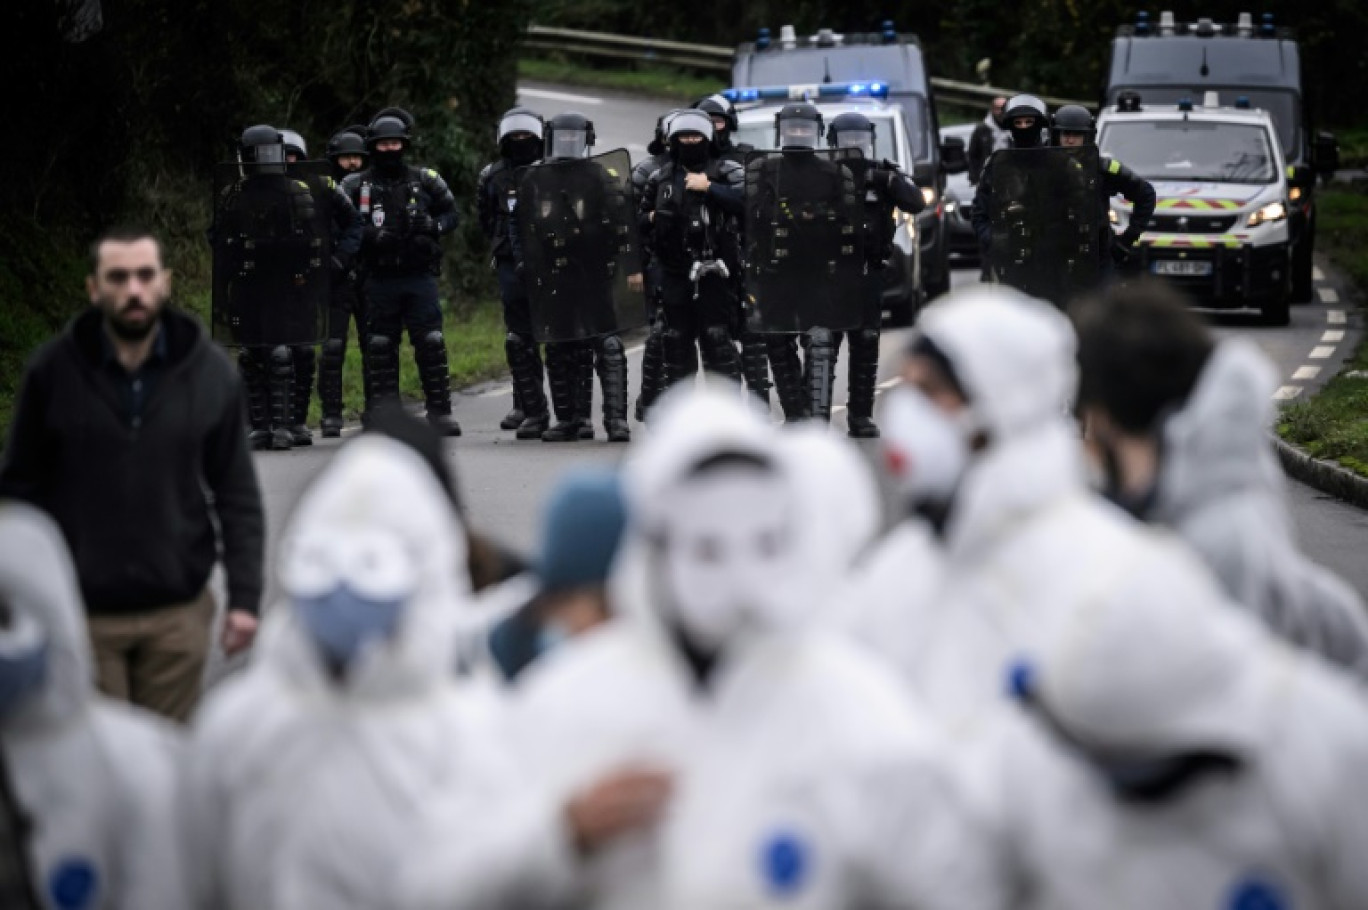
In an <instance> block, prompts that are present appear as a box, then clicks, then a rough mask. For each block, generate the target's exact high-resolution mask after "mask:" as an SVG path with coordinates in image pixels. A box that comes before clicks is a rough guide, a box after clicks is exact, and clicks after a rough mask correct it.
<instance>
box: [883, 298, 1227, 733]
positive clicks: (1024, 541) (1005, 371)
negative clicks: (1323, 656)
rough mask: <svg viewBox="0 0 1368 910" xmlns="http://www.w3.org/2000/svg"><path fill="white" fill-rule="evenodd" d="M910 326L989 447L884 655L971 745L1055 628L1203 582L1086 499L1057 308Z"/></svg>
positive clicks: (930, 318) (1158, 541) (992, 305)
mask: <svg viewBox="0 0 1368 910" xmlns="http://www.w3.org/2000/svg"><path fill="white" fill-rule="evenodd" d="M919 326H920V329H921V331H922V332H923V333H924V334H925V335H926V336H927V337H928V338H929V339H930V340H931V341H932V342H933V343H934V344H935V345H936V346H937V347H938V348H939V349H940V350H941V352H943V353H944V355H945V356H946V358H947V359H948V360H949V362H950V364H951V365H952V367H953V369H954V371H955V373H956V376H957V378H958V381H959V383H960V385H961V386H962V387H963V389H964V391H965V394H966V395H967V397H968V399H969V408H970V415H969V419H970V421H971V425H972V426H973V427H974V428H976V429H977V430H978V431H979V432H982V433H983V434H985V436H986V439H987V443H986V446H985V447H984V448H983V449H982V450H981V451H979V452H976V453H975V454H974V455H973V457H972V459H971V460H970V462H969V465H968V467H967V468H966V470H965V472H964V474H963V476H962V478H961V480H960V483H959V487H958V489H957V491H956V493H955V496H954V500H953V502H952V505H951V509H950V514H949V517H948V520H947V521H946V524H945V528H944V548H945V556H944V558H945V563H944V566H943V569H942V575H941V578H942V584H941V587H940V590H939V591H938V592H937V593H936V594H935V595H933V596H931V597H929V598H922V599H921V600H920V606H921V607H922V608H921V609H917V610H915V611H912V612H910V613H909V615H907V616H905V617H903V620H904V623H905V625H904V626H903V629H902V630H901V635H902V637H901V638H900V639H899V640H896V641H890V642H889V645H888V647H887V653H889V655H890V656H891V657H892V658H893V659H895V660H897V662H898V664H899V666H900V668H901V669H902V670H903V671H904V673H905V674H906V676H907V677H908V678H909V680H910V681H911V682H912V684H913V687H914V690H915V691H916V692H918V693H919V694H920V695H921V696H922V698H923V699H924V700H925V701H926V703H927V704H928V707H930V708H931V710H932V711H933V712H935V713H936V714H937V716H939V717H940V718H941V719H942V720H944V721H945V722H946V723H947V725H948V729H949V731H950V732H951V734H952V736H961V735H963V736H973V735H975V734H976V732H977V730H976V728H977V727H978V725H979V724H980V723H982V722H983V721H984V720H986V719H988V718H989V717H990V715H991V713H992V712H993V711H994V710H997V709H999V708H1000V707H1001V706H1002V705H1003V704H1005V703H1006V702H1005V693H1006V689H1005V686H1004V682H1003V680H1004V674H1005V672H1006V669H1007V668H1008V667H1009V666H1010V664H1011V662H1012V661H1013V660H1014V659H1016V658H1017V657H1019V656H1021V655H1023V654H1030V653H1031V652H1032V651H1033V649H1034V648H1035V647H1036V645H1037V643H1038V642H1039V641H1041V640H1042V636H1044V635H1047V634H1048V633H1049V630H1050V629H1051V627H1052V626H1053V625H1055V624H1056V623H1057V622H1059V621H1060V619H1061V618H1063V617H1067V616H1070V615H1072V614H1073V613H1075V612H1076V611H1078V610H1080V609H1086V608H1089V607H1092V606H1095V605H1097V604H1101V603H1105V602H1107V601H1108V600H1109V599H1112V598H1122V599H1125V598H1133V599H1136V600H1137V601H1141V602H1143V601H1144V600H1146V599H1150V598H1155V597H1164V596H1174V592H1176V591H1181V590H1183V589H1184V587H1185V586H1186V585H1188V584H1190V583H1201V581H1202V580H1203V578H1204V576H1205V573H1204V572H1203V570H1202V568H1201V567H1200V565H1199V564H1198V562H1197V560H1195V559H1193V558H1191V557H1189V556H1188V555H1187V554H1186V553H1184V552H1183V551H1182V548H1181V547H1180V546H1179V545H1178V544H1177V543H1176V542H1174V541H1171V540H1169V539H1167V538H1166V535H1164V534H1162V533H1161V532H1157V531H1154V530H1151V529H1147V528H1145V527H1144V526H1142V525H1139V524H1137V523H1136V522H1134V521H1132V520H1131V519H1130V518H1129V517H1128V516H1126V515H1125V514H1123V513H1122V512H1121V511H1120V510H1119V509H1116V508H1114V507H1113V506H1111V505H1109V504H1107V503H1106V502H1104V501H1103V500H1102V499H1100V498H1099V497H1097V496H1096V495H1094V494H1093V493H1092V492H1091V491H1090V490H1089V489H1088V487H1087V483H1086V478H1085V474H1084V468H1083V458H1082V452H1081V447H1080V441H1079V435H1078V430H1077V427H1076V426H1075V425H1074V423H1073V421H1072V420H1071V419H1070V418H1069V417H1067V416H1066V408H1067V403H1068V399H1069V396H1070V395H1071V394H1072V393H1073V391H1074V388H1075V375H1076V366H1075V360H1074V346H1075V341H1074V335H1073V329H1072V327H1071V326H1070V325H1069V323H1068V320H1067V319H1065V317H1064V316H1063V315H1061V314H1060V313H1059V312H1058V311H1057V310H1056V309H1055V308H1054V307H1052V306H1050V305H1049V304H1046V303H1043V302H1040V301H1037V300H1033V299H1031V298H1028V297H1025V296H1023V295H1021V294H1019V293H1017V292H1015V291H1011V290H1007V289H1002V288H982V289H974V290H969V291H964V292H960V293H956V294H952V295H949V296H947V297H946V298H943V299H942V300H941V301H938V302H937V303H934V304H932V305H931V306H929V307H927V309H926V310H925V311H924V313H923V314H922V316H921V318H920V321H919Z"/></svg>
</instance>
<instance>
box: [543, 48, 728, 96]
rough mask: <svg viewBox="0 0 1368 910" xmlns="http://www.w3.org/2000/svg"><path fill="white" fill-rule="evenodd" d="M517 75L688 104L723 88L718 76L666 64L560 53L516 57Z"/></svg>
mask: <svg viewBox="0 0 1368 910" xmlns="http://www.w3.org/2000/svg"><path fill="white" fill-rule="evenodd" d="M518 77H519V78H521V79H527V80H531V81H534V82H549V83H552V84H556V85H585V86H592V87H594V88H609V89H618V90H619V91H623V92H636V93H639V94H642V95H648V96H650V97H652V98H660V99H662V100H666V101H675V102H677V103H679V104H692V103H693V102H695V101H697V100H698V99H699V98H702V97H704V96H705V95H711V94H712V93H713V92H716V91H719V90H721V89H723V88H726V85H725V80H723V79H721V78H718V77H714V76H695V75H693V74H691V73H686V72H683V71H681V70H678V69H675V68H674V67H669V66H659V65H654V64H649V63H642V64H637V65H635V66H631V67H628V68H624V67H623V66H622V65H620V64H614V65H612V66H611V67H602V68H601V67H597V66H594V65H592V64H591V63H589V62H587V61H586V62H581V61H579V60H569V59H566V58H564V57H562V56H551V57H549V58H530V57H524V58H523V59H522V60H520V61H518Z"/></svg>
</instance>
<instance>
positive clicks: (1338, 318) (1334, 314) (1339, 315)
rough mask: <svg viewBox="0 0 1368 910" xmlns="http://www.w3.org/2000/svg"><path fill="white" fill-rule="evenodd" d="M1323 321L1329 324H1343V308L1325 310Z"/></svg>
mask: <svg viewBox="0 0 1368 910" xmlns="http://www.w3.org/2000/svg"><path fill="white" fill-rule="evenodd" d="M1325 321H1326V322H1328V323H1330V324H1331V325H1344V310H1326V311H1325Z"/></svg>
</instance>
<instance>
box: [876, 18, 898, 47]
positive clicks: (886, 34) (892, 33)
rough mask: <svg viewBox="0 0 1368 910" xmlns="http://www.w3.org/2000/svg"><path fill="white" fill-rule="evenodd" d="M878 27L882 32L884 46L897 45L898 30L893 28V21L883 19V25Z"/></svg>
mask: <svg viewBox="0 0 1368 910" xmlns="http://www.w3.org/2000/svg"><path fill="white" fill-rule="evenodd" d="M879 27H880V29H882V30H883V42H884V44H897V43H898V30H897V29H896V28H894V27H893V20H892V19H885V20H884V21H883V24H882V25H881V26H879Z"/></svg>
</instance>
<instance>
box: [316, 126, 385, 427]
mask: <svg viewBox="0 0 1368 910" xmlns="http://www.w3.org/2000/svg"><path fill="white" fill-rule="evenodd" d="M365 134H366V128H365V126H363V125H353V126H348V127H347V128H346V129H344V130H342V131H341V132H339V133H335V134H334V135H333V137H332V138H331V139H329V140H328V148H327V151H326V153H325V154H326V157H327V159H328V163H329V164H331V165H332V177H333V179H334V180H336V181H339V182H340V181H342V180H344V179H345V178H346V177H347V176H348V175H349V174H354V173H356V172H358V171H360V170H362V169H363V168H364V167H365V166H366V159H367V158H368V157H369V155H368V153H367V151H366V138H365ZM344 196H345V194H344ZM347 203H348V205H350V204H351V199H350V197H348V198H347ZM352 208H353V209H355V206H353V207H352ZM358 217H359V216H358ZM352 265H353V267H352V268H350V269H348V270H347V271H346V272H345V273H343V274H342V275H339V276H335V280H334V283H333V286H332V299H331V302H330V306H329V308H328V338H327V340H326V341H324V342H323V352H322V354H321V355H320V356H319V358H318V404H319V408H320V409H321V410H322V412H323V419H322V422H321V424H320V427H321V429H322V432H323V435H324V436H325V437H337V436H341V435H342V426H343V420H342V367H343V365H344V364H345V363H346V360H347V334H348V331H349V329H350V327H351V322H352V321H353V320H355V322H356V338H357V347H358V348H359V349H360V351H361V362H362V371H361V374H362V385H363V388H364V391H365V402H366V404H365V408H366V410H367V411H369V410H370V408H371V405H372V401H371V385H370V370H369V369H367V368H366V367H365V364H366V360H367V357H368V353H367V350H366V298H365V295H364V294H362V293H361V280H360V276H359V274H358V272H357V270H356V268H355V263H353V264H352Z"/></svg>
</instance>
